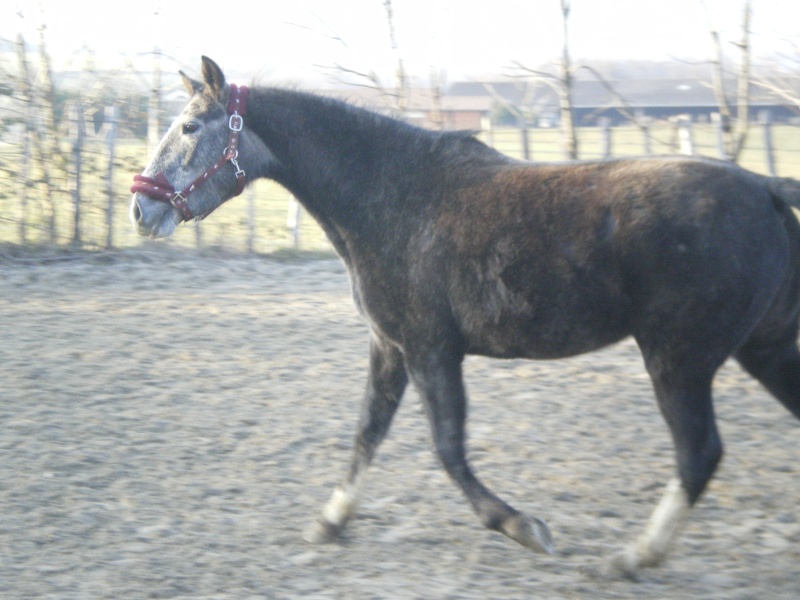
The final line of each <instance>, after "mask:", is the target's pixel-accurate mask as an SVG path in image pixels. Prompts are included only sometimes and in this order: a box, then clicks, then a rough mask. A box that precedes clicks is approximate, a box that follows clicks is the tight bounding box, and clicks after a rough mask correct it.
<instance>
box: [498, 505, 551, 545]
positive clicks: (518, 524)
mask: <svg viewBox="0 0 800 600" xmlns="http://www.w3.org/2000/svg"><path fill="white" fill-rule="evenodd" d="M503 533H505V534H506V535H507V536H508V537H510V538H511V539H512V540H514V541H515V542H517V543H519V544H522V545H523V546H525V547H526V548H530V549H531V550H533V551H534V552H541V553H543V554H553V553H554V552H555V551H556V548H555V545H553V536H552V535H550V529H549V528H548V527H547V524H546V523H545V522H544V521H542V520H541V519H537V518H536V517H529V516H527V515H523V514H522V513H518V514H516V515H514V516H513V517H511V518H510V519H508V520H507V521H506V523H505V524H504V527H503Z"/></svg>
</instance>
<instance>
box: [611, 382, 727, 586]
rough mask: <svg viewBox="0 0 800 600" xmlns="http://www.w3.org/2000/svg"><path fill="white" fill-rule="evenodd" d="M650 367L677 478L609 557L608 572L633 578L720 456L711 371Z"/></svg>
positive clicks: (680, 522)
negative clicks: (684, 373) (699, 373)
mask: <svg viewBox="0 0 800 600" xmlns="http://www.w3.org/2000/svg"><path fill="white" fill-rule="evenodd" d="M649 370H650V374H651V377H652V378H653V382H654V386H655V391H656V397H657V399H658V403H659V407H660V409H661V412H662V414H663V415H664V417H665V419H666V421H667V424H668V425H669V428H670V432H671V433H672V437H673V441H674V444H675V450H676V459H677V466H678V478H676V479H673V480H672V481H670V483H669V484H668V485H667V489H666V491H665V493H664V496H663V497H662V499H661V501H660V502H659V504H658V505H657V506H656V509H655V510H654V511H653V513H652V515H651V516H650V519H649V521H648V523H647V526H646V527H645V530H644V532H643V533H642V534H641V535H640V536H639V537H638V538H637V539H636V540H635V541H634V542H633V543H632V544H631V545H629V546H628V547H627V548H625V549H624V550H623V551H622V552H620V553H618V554H616V555H614V556H613V557H612V559H611V561H610V563H609V565H608V572H607V574H609V575H612V576H618V575H622V576H625V577H631V578H633V577H635V576H636V573H637V572H638V571H639V569H640V568H642V567H651V566H655V565H657V564H659V563H660V562H661V561H662V560H663V559H664V558H665V557H666V555H667V553H668V551H669V549H670V546H671V544H672V542H673V541H674V540H675V538H676V537H677V535H678V533H680V531H681V530H682V529H683V526H684V524H685V523H686V520H687V519H688V516H689V513H690V512H691V508H692V506H694V504H695V502H697V500H698V498H699V497H700V495H701V494H702V492H703V490H704V489H705V488H706V485H707V484H708V482H709V481H710V480H711V477H712V476H713V474H714V471H715V470H716V468H717V465H718V464H719V461H720V459H721V458H722V442H721V440H720V437H719V433H718V431H717V426H716V422H715V419H714V410H713V406H712V401H711V381H712V378H713V372H712V373H711V374H709V375H707V376H704V377H696V376H695V377H693V378H692V379H685V378H681V377H678V378H677V379H676V378H675V376H674V373H666V372H664V373H661V372H658V373H656V372H654V369H649Z"/></svg>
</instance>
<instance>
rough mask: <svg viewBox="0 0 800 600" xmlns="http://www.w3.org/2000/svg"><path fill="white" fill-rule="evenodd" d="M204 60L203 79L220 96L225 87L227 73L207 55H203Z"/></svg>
mask: <svg viewBox="0 0 800 600" xmlns="http://www.w3.org/2000/svg"><path fill="white" fill-rule="evenodd" d="M202 61H203V81H205V83H206V85H207V86H208V87H209V88H210V89H211V92H212V93H213V94H214V95H215V96H218V95H219V93H220V91H222V89H223V88H224V87H225V75H224V74H223V73H222V69H220V68H219V65H217V63H215V62H214V61H213V60H211V59H210V58H208V57H207V56H203V57H202Z"/></svg>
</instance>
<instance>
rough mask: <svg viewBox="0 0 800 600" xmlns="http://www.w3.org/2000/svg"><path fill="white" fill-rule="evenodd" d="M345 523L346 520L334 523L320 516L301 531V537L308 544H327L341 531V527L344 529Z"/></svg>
mask: <svg viewBox="0 0 800 600" xmlns="http://www.w3.org/2000/svg"><path fill="white" fill-rule="evenodd" d="M346 523H347V521H344V522H342V523H339V524H334V523H331V522H330V521H326V520H325V518H324V517H321V518H319V519H317V520H316V521H314V522H313V523H312V524H311V525H309V526H308V527H307V528H306V529H305V531H303V539H304V540H305V541H307V542H308V543H309V544H327V543H329V542H333V541H335V540H336V539H337V538H338V537H339V535H340V534H341V533H342V529H344V526H345V524H346Z"/></svg>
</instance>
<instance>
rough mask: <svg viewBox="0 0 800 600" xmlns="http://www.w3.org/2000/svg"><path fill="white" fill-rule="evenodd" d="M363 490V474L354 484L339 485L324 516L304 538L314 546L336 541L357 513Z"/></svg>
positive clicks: (307, 530)
mask: <svg viewBox="0 0 800 600" xmlns="http://www.w3.org/2000/svg"><path fill="white" fill-rule="evenodd" d="M363 489H364V474H363V473H360V474H358V475H356V478H355V481H353V482H352V483H343V484H341V485H337V486H336V488H335V489H334V490H333V494H331V498H330V500H328V502H327V503H326V504H325V506H323V507H322V515H321V516H320V518H319V519H318V520H316V521H314V522H313V523H312V524H311V526H310V527H308V528H307V529H306V530H305V531H304V532H303V538H304V539H305V540H306V541H307V542H311V543H312V544H320V543H323V542H330V541H332V540H334V539H336V537H337V536H338V535H339V532H340V531H341V529H342V527H344V526H345V524H346V523H347V521H348V520H349V519H350V517H351V516H353V513H355V511H356V507H357V506H358V501H359V500H360V498H361V491H362V490H363Z"/></svg>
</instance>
